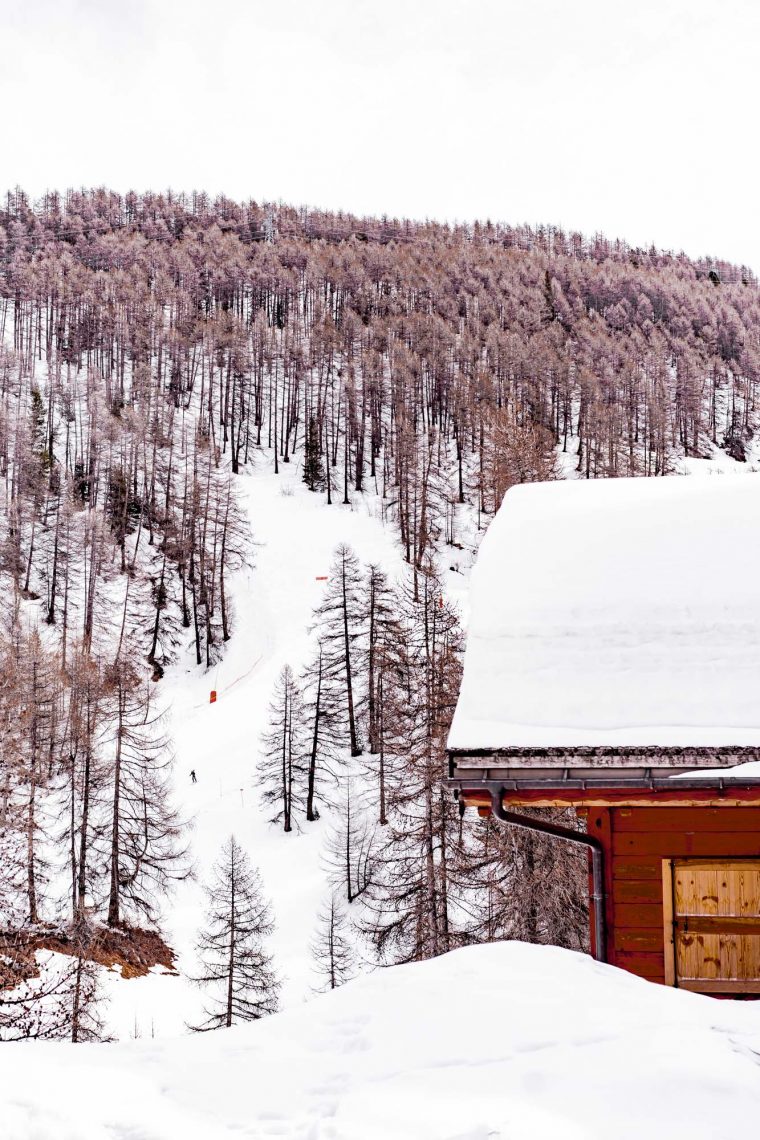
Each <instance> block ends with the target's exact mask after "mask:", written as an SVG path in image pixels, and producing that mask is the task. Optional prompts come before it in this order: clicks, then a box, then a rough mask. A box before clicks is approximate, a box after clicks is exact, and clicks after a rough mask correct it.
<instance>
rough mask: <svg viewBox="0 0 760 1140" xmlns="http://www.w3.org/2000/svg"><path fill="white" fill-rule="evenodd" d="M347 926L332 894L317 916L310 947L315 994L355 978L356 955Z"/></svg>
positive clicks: (344, 913)
mask: <svg viewBox="0 0 760 1140" xmlns="http://www.w3.org/2000/svg"><path fill="white" fill-rule="evenodd" d="M347 926H348V918H347V916H346V912H345V908H344V907H343V906H342V904H341V903H340V902H339V901H338V899H337V898H336V896H335V893H334V892H331V893H330V894H329V895H328V897H327V898H326V899H325V901H324V902H323V903H322V905H321V907H320V909H319V911H318V913H317V928H316V931H315V933H314V937H313V939H312V942H311V945H310V949H311V954H312V958H313V962H314V972H315V973H316V975H317V977H318V979H319V982H318V985H317V986H316V987H315V989H316V990H317V992H322V991H323V990H334V989H336V988H337V987H338V986H342V985H343V984H344V983H345V982H350V981H351V979H352V978H353V977H355V976H356V972H357V963H356V953H355V951H354V947H353V944H352V942H351V939H350V938H349V936H348V932H347V929H346V928H347Z"/></svg>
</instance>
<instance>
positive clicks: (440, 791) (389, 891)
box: [366, 565, 463, 962]
mask: <svg viewBox="0 0 760 1140" xmlns="http://www.w3.org/2000/svg"><path fill="white" fill-rule="evenodd" d="M415 594H416V595H417V596H415ZM400 610H401V613H402V622H403V655H402V657H401V659H400V662H399V669H398V671H397V672H396V673H395V675H394V681H393V689H392V692H391V693H389V694H387V695H386V710H387V719H388V727H387V731H386V741H387V745H388V752H389V756H390V760H391V765H390V772H389V779H390V790H391V796H390V804H389V819H388V827H387V829H386V830H385V832H384V834H383V839H384V843H383V846H382V848H381V849H380V850H379V851H378V852H376V854H375V858H374V860H373V877H372V882H371V885H370V889H369V891H368V912H369V914H370V916H371V917H370V919H369V921H368V922H367V924H366V930H367V933H368V934H369V936H370V938H371V939H372V941H373V943H374V946H375V948H376V951H377V953H378V956H379V957H380V959H381V960H382V961H391V962H406V961H414V960H418V959H421V958H429V957H433V956H435V955H436V954H442V953H445V952H446V951H447V950H450V949H451V948H452V946H453V945H454V944H455V932H454V930H453V926H452V921H451V912H452V906H451V901H450V899H449V891H450V886H451V867H450V858H451V852H450V847H451V846H452V845H454V844H455V843H456V835H457V831H458V822H459V821H458V818H457V813H456V809H455V805H454V804H453V802H452V801H451V798H450V797H449V796H448V795H447V793H446V791H445V789H444V787H443V783H442V780H443V777H444V776H445V773H446V737H447V735H448V729H449V725H450V723H451V717H452V715H453V711H454V705H455V702H456V696H457V692H458V688H459V677H460V673H461V655H462V649H463V645H462V634H461V630H460V628H459V623H458V620H457V616H456V614H455V612H454V611H453V609H452V608H451V606H450V605H449V604H448V603H447V602H446V601H445V600H444V598H443V594H442V586H441V582H440V579H439V578H438V575H437V573H436V571H435V570H434V568H433V567H432V566H431V565H428V566H426V567H425V568H424V571H423V573H422V574H421V576H420V577H419V579H418V583H417V591H416V592H415V582H414V576H413V574H412V575H410V579H409V580H408V581H407V582H405V583H404V587H403V590H402V594H401V597H400Z"/></svg>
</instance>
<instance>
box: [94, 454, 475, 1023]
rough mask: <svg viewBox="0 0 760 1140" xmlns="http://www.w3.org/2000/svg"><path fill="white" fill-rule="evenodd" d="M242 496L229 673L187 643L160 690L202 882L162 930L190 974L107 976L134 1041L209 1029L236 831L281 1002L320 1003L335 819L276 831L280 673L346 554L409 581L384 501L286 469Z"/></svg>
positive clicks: (462, 596)
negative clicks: (206, 1003) (206, 931)
mask: <svg viewBox="0 0 760 1140" xmlns="http://www.w3.org/2000/svg"><path fill="white" fill-rule="evenodd" d="M237 485H238V487H239V488H240V490H241V496H242V500H243V503H244V505H245V507H246V508H247V512H248V515H249V518H250V523H251V528H252V530H253V537H254V542H255V544H256V546H255V552H254V566H253V568H252V569H250V570H246V571H244V572H243V573H242V574H241V575H240V576H239V578H238V580H237V581H236V582H235V583H234V584H233V599H234V609H235V626H234V634H233V637H232V639H231V640H230V642H229V643H228V646H227V648H226V651H225V655H224V658H223V660H222V661H221V663H220V664H219V666H218V667H216V666H215V667H214V668H212V669H211V670H210V671H209V672H205V671H202V670H200V669H199V668H198V666H197V665H196V664H195V656H194V651H193V649H192V647H191V644H190V638H189V637H188V646H187V649H186V651H185V653H184V655H183V657H182V659H181V660H180V662H179V664H178V665H176V666H174V667H173V668H171V669H170V670H168V671H167V675H166V677H165V678H164V679H163V681H162V682H161V685H160V689H159V696H160V697H161V699H162V700H163V701H164V702H165V703H166V704H167V705H168V708H169V713H170V718H171V722H170V723H171V732H172V736H173V739H174V744H175V751H176V756H177V766H176V786H177V801H178V803H179V804H180V806H181V809H182V810H183V811H184V813H185V816H186V817H190V818H192V819H193V821H194V827H193V831H192V834H191V837H190V843H191V853H192V856H193V858H194V861H195V866H196V871H197V878H196V880H195V881H194V882H188V883H184V884H181V885H180V886H179V888H178V889H177V891H176V894H175V896H174V897H173V898H172V899H171V900H170V901H169V903H168V905H167V906H166V908H165V910H166V917H165V922H164V924H163V927H164V930H165V933H166V935H167V937H168V941H169V943H170V945H171V946H172V947H173V948H174V949H175V950H176V951H177V952H178V954H179V960H178V967H179V974H178V975H177V976H167V975H166V974H165V972H164V971H162V970H161V969H157V970H156V971H155V972H154V973H152V974H151V975H149V976H148V977H147V978H134V979H129V980H127V981H123V980H122V979H121V976H120V975H119V974H114V973H112V974H110V975H109V976H108V983H109V984H108V992H109V995H110V1003H109V1008H108V1010H107V1011H106V1019H107V1022H108V1025H109V1028H110V1029H111V1031H112V1032H113V1033H115V1034H116V1035H117V1036H118V1037H119V1038H122V1039H123V1038H125V1037H135V1036H140V1037H150V1036H156V1037H159V1036H164V1035H166V1034H167V1033H168V1034H173V1033H179V1032H181V1031H182V1030H183V1029H184V1028H185V1026H186V1025H187V1024H193V1023H197V1021H198V1019H199V1017H200V1010H201V1005H202V1001H203V995H202V994H201V993H200V991H199V990H198V989H197V988H196V987H195V986H194V985H193V984H192V982H191V981H190V980H189V977H188V975H190V976H191V975H192V974H193V972H194V971H195V970H196V968H197V963H196V960H195V955H194V944H195V939H196V936H197V933H198V929H199V926H200V925H201V923H202V920H203V912H204V903H205V899H204V896H203V892H202V890H201V882H202V881H203V879H204V878H206V877H207V873H208V869H209V867H210V865H211V863H213V862H214V860H215V859H216V858H217V857H218V854H219V850H220V848H221V845H222V843H223V842H224V840H225V839H227V838H228V837H229V835H230V834H231V833H234V834H235V836H236V838H237V839H238V841H239V842H240V843H241V844H242V846H243V847H244V848H245V849H246V850H247V852H248V853H249V855H250V858H251V861H252V862H253V864H254V865H255V866H258V868H259V870H260V871H261V876H262V879H263V883H264V889H265V891H266V893H267V894H268V896H269V897H270V899H271V900H272V903H273V908H274V918H275V924H276V925H275V933H274V935H273V937H272V939H271V941H270V943H269V948H270V949H271V951H272V953H273V955H274V965H275V968H276V970H277V971H278V973H279V974H280V976H281V977H282V979H283V982H284V985H283V990H282V994H281V1004H282V1005H283V1006H285V1007H288V1006H290V1005H292V1004H294V1003H300V1002H301V1001H302V1000H304V999H305V998H306V997H308V996H309V995H310V993H311V991H312V987H313V986H314V985H315V984H316V983H317V978H316V975H315V974H314V972H313V968H312V959H311V955H310V952H309V942H310V940H311V938H312V936H313V934H314V929H315V924H316V917H317V910H318V907H319V904H320V902H321V900H322V898H323V896H324V894H325V891H326V872H325V869H324V866H323V859H322V856H321V849H322V847H323V845H324V843H325V839H326V836H327V831H328V829H329V824H330V821H329V813H325V814H324V816H323V818H322V819H321V820H320V821H319V822H317V823H312V824H309V825H308V831H306V830H304V831H303V832H302V833H301V834H295V833H293V834H290V835H285V834H284V833H283V832H282V830H281V829H279V828H277V827H275V826H272V825H271V824H269V822H268V816H267V813H266V810H265V809H264V808H263V807H262V806H261V804H260V802H259V789H258V788H257V786H256V767H257V761H258V759H259V738H260V734H261V732H262V730H263V729H264V728H265V726H266V721H267V711H268V705H269V699H270V696H271V692H272V689H273V686H274V682H275V679H276V677H277V674H278V673H279V671H280V669H281V668H282V666H283V665H285V664H290V665H291V666H292V667H293V668H294V669H295V670H296V671H297V670H298V669H299V668H300V667H301V666H303V665H304V664H305V662H306V660H307V657H308V655H309V634H308V627H309V625H310V623H311V620H312V612H313V609H314V607H315V606H316V605H317V604H318V603H319V601H320V598H321V596H322V591H323V590H324V589H325V584H324V583H323V582H320V581H318V579H319V578H321V577H324V576H325V575H327V574H329V569H330V563H331V561H332V555H333V551H334V549H335V547H336V546H338V545H339V544H340V543H348V544H349V545H350V546H352V547H353V549H354V550H355V552H356V553H357V555H358V556H359V558H360V560H361V561H362V562H363V563H364V564H367V563H369V562H376V563H378V564H380V565H381V566H382V567H383V569H384V570H385V571H386V573H387V574H388V575H389V577H390V578H394V577H400V576H401V574H402V573H403V566H404V563H403V559H402V553H401V548H400V545H399V544H398V542H397V541H396V538H395V529H394V528H392V527H389V526H385V525H383V523H382V521H381V520H380V519H379V517H378V514H379V508H380V501H379V500H378V499H377V497H376V496H374V495H367V496H362V495H354V497H353V502H352V505H351V507H344V506H341V505H333V506H332V507H326V506H325V502H324V495H314V494H311V493H310V492H309V491H308V490H307V489H306V488H305V486H304V484H303V482H302V481H301V478H300V468H299V466H298V465H296V464H295V463H294V464H292V465H290V466H289V467H288V466H285V465H283V466H282V468H281V473H280V475H274V474H272V473H271V467H270V466H269V464H267V463H266V460H265V459H262V460H261V462H260V467H259V469H258V470H256V469H254V470H253V471H251V472H248V473H246V474H245V475H243V476H241V477H240V479H239V481H238V484H237ZM464 521H465V522H466V520H464ZM449 553H450V554H451V557H450V558H448V559H447V560H444V561H442V563H441V565H442V567H443V568H445V570H446V584H447V591H448V594H449V596H450V597H451V598H453V599H454V600H456V601H457V602H459V603H460V606H461V608H462V609H464V608H465V606H466V584H467V580H466V576H465V574H464V573H461V572H457V571H453V572H452V571H451V570H449V569H448V568H449V566H450V565H451V564H455V563H454V556H456V558H457V559H458V560H460V561H461V562H462V565H463V568H464V569H467V568H468V567H469V564H470V561H471V552H468V551H457V550H454V551H453V552H452V551H450V552H449ZM212 689H214V690H216V692H217V700H216V703H214V704H211V703H210V700H209V697H210V692H211V690H212ZM191 770H194V771H195V772H196V775H197V779H198V782H197V784H193V783H192V782H191V779H190V772H191Z"/></svg>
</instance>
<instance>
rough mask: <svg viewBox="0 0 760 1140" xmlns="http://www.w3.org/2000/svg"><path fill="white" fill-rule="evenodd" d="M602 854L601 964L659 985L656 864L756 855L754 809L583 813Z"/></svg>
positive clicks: (759, 818) (661, 959)
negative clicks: (604, 925)
mask: <svg viewBox="0 0 760 1140" xmlns="http://www.w3.org/2000/svg"><path fill="white" fill-rule="evenodd" d="M586 826H587V829H588V833H589V835H595V836H597V837H598V838H599V839H600V840H601V841H602V843H603V844H604V851H605V877H606V882H605V892H606V895H607V900H606V917H607V960H608V961H609V962H610V963H611V964H612V965H615V966H621V967H623V968H624V969H626V970H630V971H631V972H632V973H634V974H639V975H641V976H642V977H644V978H649V979H651V980H652V981H655V982H662V983H664V982H665V956H664V936H663V905H662V860H663V859H677V858H687V857H689V856H708V857H720V856H727V857H730V856H733V857H739V858H740V857H742V856H745V857H746V856H760V807H733V806H730V807H606V808H601V807H589V808H588V809H587V818H586Z"/></svg>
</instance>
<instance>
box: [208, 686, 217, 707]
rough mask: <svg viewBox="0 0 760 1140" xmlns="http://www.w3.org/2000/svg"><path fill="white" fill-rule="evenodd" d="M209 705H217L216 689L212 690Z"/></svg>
mask: <svg viewBox="0 0 760 1140" xmlns="http://www.w3.org/2000/svg"><path fill="white" fill-rule="evenodd" d="M208 703H209V704H210V705H215V704H216V689H212V690H211V695H210V697H209V699H208Z"/></svg>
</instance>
